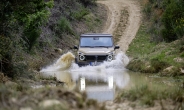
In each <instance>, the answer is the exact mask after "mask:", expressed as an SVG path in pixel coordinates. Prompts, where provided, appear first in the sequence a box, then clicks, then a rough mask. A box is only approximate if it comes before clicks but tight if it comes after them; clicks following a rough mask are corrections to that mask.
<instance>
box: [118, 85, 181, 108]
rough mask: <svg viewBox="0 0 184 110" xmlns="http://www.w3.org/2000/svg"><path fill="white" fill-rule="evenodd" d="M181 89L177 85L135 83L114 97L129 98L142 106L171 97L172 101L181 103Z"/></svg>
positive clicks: (119, 98)
mask: <svg viewBox="0 0 184 110" xmlns="http://www.w3.org/2000/svg"><path fill="white" fill-rule="evenodd" d="M183 92H184V91H183V89H182V88H178V87H172V88H171V87H169V86H163V85H162V84H157V85H150V84H140V85H138V84H137V85H135V86H134V87H132V88H130V89H129V90H124V91H123V92H122V93H121V94H119V96H118V97H117V98H116V100H118V101H120V102H121V101H122V100H125V99H127V100H129V101H131V102H135V101H137V102H138V104H140V105H142V106H147V107H152V106H154V105H155V102H156V101H160V100H168V99H171V100H172V101H173V103H175V104H176V103H183V102H184V101H183V100H181V99H183V96H184V94H183Z"/></svg>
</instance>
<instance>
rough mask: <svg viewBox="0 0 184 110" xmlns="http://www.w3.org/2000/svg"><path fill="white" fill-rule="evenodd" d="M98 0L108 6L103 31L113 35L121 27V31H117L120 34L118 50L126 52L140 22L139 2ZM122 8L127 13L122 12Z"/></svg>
mask: <svg viewBox="0 0 184 110" xmlns="http://www.w3.org/2000/svg"><path fill="white" fill-rule="evenodd" d="M98 2H99V3H102V4H105V5H106V6H107V7H108V19H107V23H106V25H105V27H104V29H103V30H104V31H103V32H104V33H110V34H113V35H114V32H116V30H117V29H122V31H118V35H120V40H119V42H118V45H119V46H120V49H119V50H120V51H124V52H126V50H127V49H128V46H129V44H130V43H131V41H132V40H133V38H134V37H135V35H136V33H137V31H138V29H139V27H140V24H141V12H140V10H141V9H140V6H139V3H138V2H137V1H135V0H105V1H104V0H103V1H102V0H100V1H98ZM123 10H126V11H128V14H125V15H124V13H123V14H122V11H123ZM123 12H124V11H123ZM122 16H125V17H122ZM126 16H128V17H126ZM122 18H125V19H122ZM127 18H128V19H127ZM122 22H123V23H124V25H123V24H122ZM115 35H116V33H115ZM115 37H116V36H115Z"/></svg>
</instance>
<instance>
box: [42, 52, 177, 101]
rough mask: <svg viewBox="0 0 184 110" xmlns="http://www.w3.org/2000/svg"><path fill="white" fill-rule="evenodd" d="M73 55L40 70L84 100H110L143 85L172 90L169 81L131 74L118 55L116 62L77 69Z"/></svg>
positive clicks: (171, 84)
mask: <svg viewBox="0 0 184 110" xmlns="http://www.w3.org/2000/svg"><path fill="white" fill-rule="evenodd" d="M73 60H74V55H73V54H72V53H70V52H69V53H66V54H64V55H63V56H61V58H59V59H58V60H57V61H56V63H54V64H53V65H50V66H49V67H46V68H44V69H42V70H41V73H42V74H43V75H44V76H53V77H56V78H57V80H59V81H61V82H65V87H67V88H68V89H70V90H72V89H76V88H77V89H79V90H80V91H81V92H86V93H87V96H88V98H90V99H95V100H98V101H100V102H102V101H107V100H113V99H114V98H115V96H116V95H117V93H118V91H119V90H123V89H129V88H132V87H136V86H137V85H144V84H147V85H148V86H149V87H151V88H152V89H165V88H171V87H172V88H174V87H176V85H177V84H176V83H172V82H171V81H172V79H168V78H160V77H158V76H153V75H144V74H139V73H133V72H130V71H128V70H127V69H126V68H124V67H125V66H126V65H127V64H128V62H129V59H128V57H127V56H126V55H125V54H124V53H122V52H120V53H118V54H117V56H116V59H115V60H113V61H111V62H104V63H102V64H101V65H98V66H85V67H79V66H78V65H77V64H75V63H74V62H73Z"/></svg>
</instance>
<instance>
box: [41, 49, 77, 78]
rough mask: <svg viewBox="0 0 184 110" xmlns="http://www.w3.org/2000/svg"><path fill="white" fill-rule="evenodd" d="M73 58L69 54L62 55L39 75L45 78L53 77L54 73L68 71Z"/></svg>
mask: <svg viewBox="0 0 184 110" xmlns="http://www.w3.org/2000/svg"><path fill="white" fill-rule="evenodd" d="M74 59H75V56H74V55H73V54H72V53H71V52H67V53H66V54H64V55H62V56H61V57H60V58H59V59H58V60H57V61H56V62H55V63H54V64H52V65H50V66H48V67H46V68H43V69H42V70H41V71H40V73H42V74H43V75H45V76H55V74H54V72H56V71H65V70H68V69H69V68H70V67H71V65H72V64H73V63H74Z"/></svg>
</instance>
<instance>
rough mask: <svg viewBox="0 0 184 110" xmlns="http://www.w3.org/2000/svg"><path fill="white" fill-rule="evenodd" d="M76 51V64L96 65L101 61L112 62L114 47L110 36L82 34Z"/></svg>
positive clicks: (115, 47)
mask: <svg viewBox="0 0 184 110" xmlns="http://www.w3.org/2000/svg"><path fill="white" fill-rule="evenodd" d="M74 49H77V50H78V51H77V56H76V63H77V64H78V65H79V66H82V65H98V64H99V63H101V62H103V61H112V60H113V59H114V56H115V50H116V49H119V46H115V45H114V42H113V36H112V35H111V34H96V33H92V34H82V35H81V36H80V42H79V46H76V45H75V46H74Z"/></svg>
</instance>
